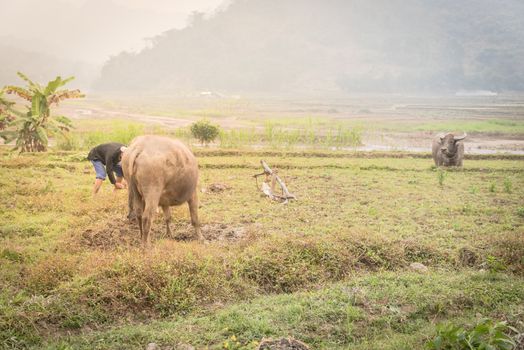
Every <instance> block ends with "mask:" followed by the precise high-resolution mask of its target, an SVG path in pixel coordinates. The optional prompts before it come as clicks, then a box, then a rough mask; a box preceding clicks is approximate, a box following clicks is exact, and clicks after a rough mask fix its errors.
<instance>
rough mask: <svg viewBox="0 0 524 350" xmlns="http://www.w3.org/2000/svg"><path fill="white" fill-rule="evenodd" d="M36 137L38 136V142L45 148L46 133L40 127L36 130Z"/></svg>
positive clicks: (46, 141)
mask: <svg viewBox="0 0 524 350" xmlns="http://www.w3.org/2000/svg"><path fill="white" fill-rule="evenodd" d="M36 135H37V136H38V140H39V141H40V142H41V143H42V144H43V145H44V146H47V143H48V139H47V133H46V131H45V129H44V128H42V127H41V126H39V127H37V128H36Z"/></svg>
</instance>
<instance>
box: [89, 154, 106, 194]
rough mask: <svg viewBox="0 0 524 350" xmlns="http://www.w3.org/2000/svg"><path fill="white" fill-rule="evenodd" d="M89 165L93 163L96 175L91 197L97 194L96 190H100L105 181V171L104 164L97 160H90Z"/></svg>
mask: <svg viewBox="0 0 524 350" xmlns="http://www.w3.org/2000/svg"><path fill="white" fill-rule="evenodd" d="M91 163H93V166H94V167H95V173H96V179H95V185H94V186H93V195H95V194H97V193H98V190H100V187H101V186H102V183H103V182H104V180H105V179H106V169H105V167H104V164H102V162H100V161H98V160H92V161H91Z"/></svg>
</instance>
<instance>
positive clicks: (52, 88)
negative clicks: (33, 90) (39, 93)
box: [44, 76, 66, 96]
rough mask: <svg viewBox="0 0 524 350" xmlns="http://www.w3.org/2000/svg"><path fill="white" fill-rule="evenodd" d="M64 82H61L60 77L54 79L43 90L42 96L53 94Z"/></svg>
mask: <svg viewBox="0 0 524 350" xmlns="http://www.w3.org/2000/svg"><path fill="white" fill-rule="evenodd" d="M65 82H66V81H65V80H62V78H61V77H60V76H58V77H56V79H55V80H51V81H50V82H49V83H48V84H47V86H46V88H45V90H44V95H45V96H48V95H50V94H52V93H54V92H55V91H56V89H58V88H59V87H60V86H63V85H64V84H65Z"/></svg>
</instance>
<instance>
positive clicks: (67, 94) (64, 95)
mask: <svg viewBox="0 0 524 350" xmlns="http://www.w3.org/2000/svg"><path fill="white" fill-rule="evenodd" d="M82 97H85V95H84V94H83V93H81V92H80V90H78V89H77V90H60V91H57V92H56V93H54V94H53V95H51V96H49V97H48V103H49V104H53V103H57V104H58V103H59V102H60V101H62V100H65V99H68V98H82Z"/></svg>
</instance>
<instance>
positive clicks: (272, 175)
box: [253, 160, 297, 204]
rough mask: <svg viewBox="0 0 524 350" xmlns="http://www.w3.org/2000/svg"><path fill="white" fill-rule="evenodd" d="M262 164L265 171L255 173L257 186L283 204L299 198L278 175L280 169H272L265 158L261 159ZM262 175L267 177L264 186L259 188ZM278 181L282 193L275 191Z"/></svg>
mask: <svg viewBox="0 0 524 350" xmlns="http://www.w3.org/2000/svg"><path fill="white" fill-rule="evenodd" d="M260 164H262V168H264V171H263V172H262V173H260V174H255V175H253V177H254V178H255V179H256V182H257V188H258V189H259V190H261V191H262V192H263V193H264V194H265V195H266V196H267V197H269V198H270V199H272V200H275V201H279V202H282V203H283V204H286V203H287V202H288V201H289V200H290V199H294V200H296V199H297V197H296V196H295V195H294V194H291V193H289V190H288V189H287V186H286V184H285V183H284V181H282V179H281V178H280V177H279V176H278V175H277V173H278V171H276V170H271V168H270V167H269V165H267V163H266V162H265V161H263V160H261V161H260ZM262 175H265V176H266V178H265V181H263V182H262V188H259V187H258V177H259V176H262ZM277 183H278V184H279V185H280V189H281V194H277V193H275V187H276V184H277Z"/></svg>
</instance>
